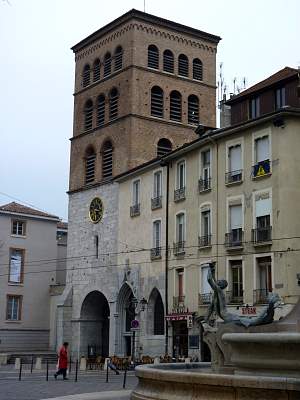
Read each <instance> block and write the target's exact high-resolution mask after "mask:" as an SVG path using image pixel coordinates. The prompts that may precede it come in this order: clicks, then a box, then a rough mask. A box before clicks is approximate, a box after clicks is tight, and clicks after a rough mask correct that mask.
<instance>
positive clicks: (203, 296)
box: [198, 293, 212, 306]
mask: <svg viewBox="0 0 300 400" xmlns="http://www.w3.org/2000/svg"><path fill="white" fill-rule="evenodd" d="M211 298H212V294H211V293H199V295H198V304H199V306H203V305H207V304H209V303H210V302H211Z"/></svg>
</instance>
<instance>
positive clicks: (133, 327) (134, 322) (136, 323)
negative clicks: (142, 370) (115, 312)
mask: <svg viewBox="0 0 300 400" xmlns="http://www.w3.org/2000/svg"><path fill="white" fill-rule="evenodd" d="M147 303H148V302H147V300H146V299H145V297H143V298H142V299H141V300H140V301H138V299H137V298H136V297H133V298H132V300H131V304H132V306H133V310H134V319H133V320H132V321H131V332H132V346H131V359H132V362H133V364H135V332H136V331H137V330H139V329H140V322H139V320H138V319H137V318H136V317H137V315H138V314H140V312H141V311H145V308H146V305H147ZM138 306H139V309H138Z"/></svg>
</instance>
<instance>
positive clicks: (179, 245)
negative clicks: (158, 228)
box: [173, 241, 185, 256]
mask: <svg viewBox="0 0 300 400" xmlns="http://www.w3.org/2000/svg"><path fill="white" fill-rule="evenodd" d="M173 252H174V254H175V256H178V255H180V254H184V253H185V242H184V241H181V242H176V243H174V244H173Z"/></svg>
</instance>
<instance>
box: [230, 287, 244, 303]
mask: <svg viewBox="0 0 300 400" xmlns="http://www.w3.org/2000/svg"><path fill="white" fill-rule="evenodd" d="M226 302H227V303H228V304H243V302H244V297H243V291H242V290H241V291H239V292H238V291H233V290H228V291H226Z"/></svg>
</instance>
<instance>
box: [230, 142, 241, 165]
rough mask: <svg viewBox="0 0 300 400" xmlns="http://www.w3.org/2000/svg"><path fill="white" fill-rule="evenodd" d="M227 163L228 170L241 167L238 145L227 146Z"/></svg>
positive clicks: (239, 147)
mask: <svg viewBox="0 0 300 400" xmlns="http://www.w3.org/2000/svg"><path fill="white" fill-rule="evenodd" d="M229 163H230V165H229V168H230V171H238V170H240V169H242V149H241V146H240V145H238V146H233V147H230V148H229Z"/></svg>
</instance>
